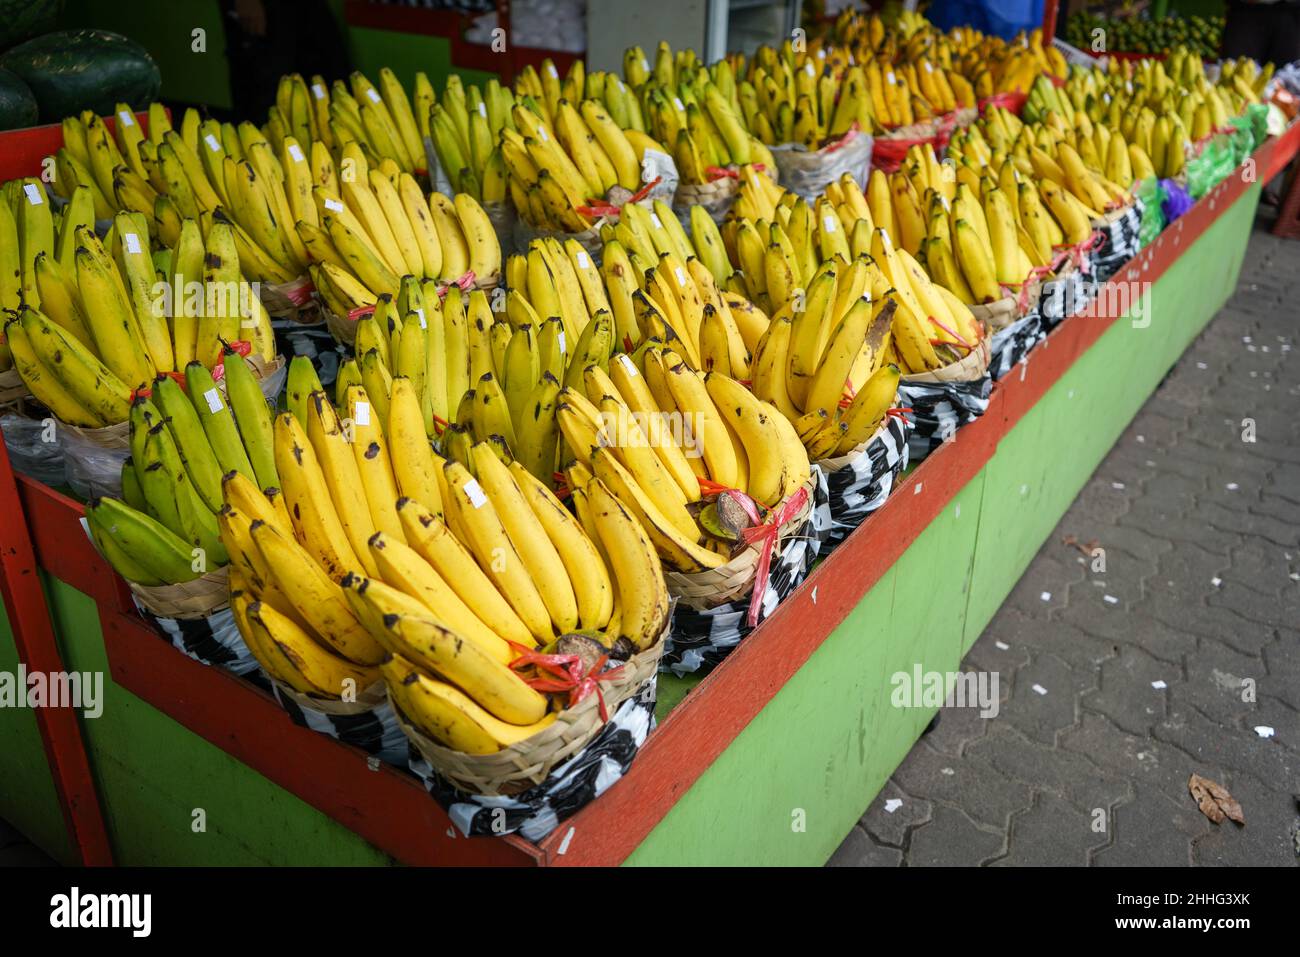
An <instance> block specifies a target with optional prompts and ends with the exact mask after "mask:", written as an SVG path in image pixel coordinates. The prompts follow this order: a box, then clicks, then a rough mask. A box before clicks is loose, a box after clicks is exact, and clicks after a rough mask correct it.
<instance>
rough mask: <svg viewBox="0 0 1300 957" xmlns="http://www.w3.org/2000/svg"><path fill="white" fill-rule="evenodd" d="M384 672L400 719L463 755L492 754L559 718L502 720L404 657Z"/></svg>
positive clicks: (548, 715)
mask: <svg viewBox="0 0 1300 957" xmlns="http://www.w3.org/2000/svg"><path fill="white" fill-rule="evenodd" d="M381 670H382V671H383V674H384V678H385V680H386V681H387V683H388V689H389V695H390V696H391V697H392V699H393V702H394V703H395V704H396V705H397V707H398V708H399V709H400V711H401V712H402V714H404V715H405V716H406V717H407V719H408V720H410V721H411V722H412V723H413V724H415V725H416V726H417V727H418V728H419V729H420V730H421V731H423V732H424V733H425V734H427V735H429V736H430V737H431V738H433V739H434V740H436V741H437V742H438V743H440V744H442V745H445V746H446V747H449V748H452V749H454V750H456V751H461V752H463V753H465V754H493V753H495V752H497V751H500V750H501V749H502V748H508V747H510V746H511V745H515V744H518V743H519V742H521V741H524V740H526V739H528V738H530V737H532V736H533V735H534V734H536V733H537V732H539V731H541V730H542V729H543V728H545V727H546V726H547V725H549V724H551V723H553V722H554V721H555V718H556V712H552V713H550V714H547V715H546V716H544V717H543V718H542V719H541V720H539V721H536V722H534V723H533V724H526V725H518V724H510V723H509V722H506V721H502V720H501V719H499V718H497V717H496V716H494V715H493V714H491V713H490V712H489V711H487V710H486V709H484V708H482V707H480V706H479V704H478V703H477V702H475V701H474V699H473V698H471V697H470V696H469V695H467V694H465V693H464V692H463V691H461V690H460V689H459V688H457V687H455V686H454V685H450V684H447V683H446V682H445V681H439V680H437V679H436V678H431V677H429V676H428V675H426V674H423V673H422V672H421V671H420V670H419V669H418V668H417V667H416V666H415V665H413V664H412V663H411V662H409V661H407V660H406V659H405V658H403V657H401V656H400V655H394V656H393V659H392V660H391V661H389V662H386V663H385V664H384V665H383V667H382V669H381Z"/></svg>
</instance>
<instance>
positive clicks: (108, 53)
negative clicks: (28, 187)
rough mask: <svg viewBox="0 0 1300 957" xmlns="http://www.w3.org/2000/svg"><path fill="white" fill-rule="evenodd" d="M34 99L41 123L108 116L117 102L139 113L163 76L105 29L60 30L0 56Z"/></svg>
mask: <svg viewBox="0 0 1300 957" xmlns="http://www.w3.org/2000/svg"><path fill="white" fill-rule="evenodd" d="M0 67H4V68H5V69H8V70H12V71H13V72H14V73H16V74H18V76H19V78H20V79H22V81H23V82H24V83H26V84H27V86H28V88H29V89H30V90H31V91H32V95H33V96H34V97H35V98H36V103H37V106H38V107H39V109H40V119H41V122H43V123H57V122H59V121H60V120H62V119H63V118H64V117H65V116H75V115H76V114H78V113H80V112H81V111H82V110H94V111H95V112H96V113H99V114H107V113H112V112H113V107H114V105H115V104H117V103H129V104H130V105H131V107H132V108H133V109H143V108H144V107H145V106H147V105H148V104H149V103H150V102H151V101H153V100H156V99H157V98H158V91H159V89H160V88H161V86H162V76H161V75H160V74H159V72H158V65H157V64H156V63H154V61H153V58H152V57H150V56H149V53H148V51H147V50H145V48H144V47H142V46H140V44H138V43H136V42H135V41H134V40H130V39H128V38H126V37H124V36H122V35H121V34H118V33H109V32H108V31H107V30H60V31H58V32H56V33H47V34H45V35H44V36H39V37H36V38H35V39H33V40H28V41H27V42H26V43H20V44H19V45H18V46H16V47H14V48H12V49H10V50H7V51H6V52H5V53H3V54H0Z"/></svg>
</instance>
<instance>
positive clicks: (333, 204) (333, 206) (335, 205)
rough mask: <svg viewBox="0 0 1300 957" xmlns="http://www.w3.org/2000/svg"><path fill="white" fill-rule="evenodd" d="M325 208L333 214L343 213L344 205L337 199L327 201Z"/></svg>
mask: <svg viewBox="0 0 1300 957" xmlns="http://www.w3.org/2000/svg"><path fill="white" fill-rule="evenodd" d="M325 208H326V209H328V210H329V211H330V212H331V213H341V212H343V204H342V203H340V202H339V201H338V200H337V199H327V200H325Z"/></svg>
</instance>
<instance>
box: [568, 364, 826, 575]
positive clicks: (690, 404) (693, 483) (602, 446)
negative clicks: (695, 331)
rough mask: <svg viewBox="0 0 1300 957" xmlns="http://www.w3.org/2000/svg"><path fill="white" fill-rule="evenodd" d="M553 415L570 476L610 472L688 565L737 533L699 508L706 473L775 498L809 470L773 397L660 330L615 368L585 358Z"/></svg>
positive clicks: (718, 560) (721, 555) (668, 550)
mask: <svg viewBox="0 0 1300 957" xmlns="http://www.w3.org/2000/svg"><path fill="white" fill-rule="evenodd" d="M556 418H557V420H558V422H559V428H560V433H561V435H562V436H563V437H564V442H565V446H566V448H567V450H568V454H569V455H571V456H572V458H573V461H572V462H571V464H569V465H568V467H567V468H566V470H565V477H566V484H567V485H568V487H569V488H570V489H571V490H576V489H582V488H586V487H587V485H588V483H589V482H590V481H591V479H592V477H593V476H594V477H595V478H596V479H598V480H600V481H603V482H605V483H606V484H607V485H608V486H609V487H610V489H611V490H613V492H614V493H615V494H616V495H617V496H618V497H619V498H620V499H621V500H622V501H623V502H624V503H625V504H627V505H628V506H629V507H630V508H631V510H632V512H633V514H634V515H635V516H636V518H637V519H638V521H639V522H640V524H641V525H642V526H643V527H644V528H645V530H646V532H647V533H648V534H649V536H650V540H651V541H652V542H653V543H654V546H655V549H656V550H657V552H658V554H659V557H660V558H661V559H662V560H663V562H664V563H665V564H666V565H668V566H669V567H670V568H672V569H674V570H676V571H679V572H685V573H694V572H699V571H703V570H705V569H708V568H716V567H718V566H720V565H723V564H725V563H726V562H727V561H728V560H729V559H730V558H731V555H732V551H733V549H734V548H735V546H736V544H737V540H736V538H734V537H732V538H722V537H718V536H717V535H716V534H715V533H714V530H713V529H711V528H710V527H709V526H708V525H707V524H702V523H703V522H706V521H707V520H706V519H704V518H703V517H702V512H701V511H700V509H699V508H692V506H693V505H694V504H695V503H698V502H700V500H701V498H702V497H703V493H702V490H701V483H702V482H709V483H713V486H716V487H719V488H722V489H735V490H739V491H741V492H744V493H745V494H747V495H748V496H749V497H750V498H752V499H753V500H755V501H756V502H758V503H759V504H760V505H763V506H765V507H772V506H775V505H777V504H778V503H780V502H782V501H783V500H785V499H786V498H788V497H789V496H790V495H792V494H793V493H794V492H796V491H797V490H798V489H799V488H800V487H801V486H802V485H804V483H806V482H807V481H808V478H809V475H810V469H811V467H810V465H809V461H808V455H807V453H806V452H805V451H804V448H803V446H802V445H801V444H800V442H799V437H798V436H797V435H796V434H795V430H794V427H793V426H792V425H791V424H790V422H789V421H788V420H787V419H786V417H785V416H783V415H782V414H781V413H780V412H779V411H778V410H777V409H776V408H775V407H774V406H772V405H771V404H770V403H767V402H764V401H763V400H761V399H759V398H758V397H757V396H756V395H754V393H753V392H751V391H750V390H749V389H747V388H746V387H745V386H743V385H742V384H741V383H739V382H738V381H736V380H735V379H733V378H731V377H730V376H728V375H725V374H724V373H722V372H718V371H711V372H707V373H704V374H701V373H699V372H697V371H696V370H695V369H692V368H691V367H690V366H689V365H688V364H687V363H686V362H685V361H684V360H683V359H682V357H681V355H680V354H678V353H677V352H675V351H674V350H673V349H671V348H668V347H666V346H665V345H664V344H663V343H662V342H661V341H659V340H657V339H648V340H646V342H644V343H643V344H642V345H641V347H640V348H638V349H637V350H636V352H634V353H631V354H627V353H622V354H619V355H618V356H616V357H615V358H614V359H613V360H612V361H611V362H610V364H609V369H608V372H606V371H605V370H604V369H602V368H601V367H600V366H598V365H594V364H593V365H590V366H588V367H587V368H586V370H585V371H584V372H583V376H582V382H581V383H580V384H579V385H578V386H573V387H567V388H565V389H563V390H561V392H560V393H559V405H558V407H557V413H556ZM577 507H578V510H579V515H581V514H582V508H583V504H582V502H581V501H577Z"/></svg>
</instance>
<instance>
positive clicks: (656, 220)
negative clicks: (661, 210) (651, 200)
mask: <svg viewBox="0 0 1300 957" xmlns="http://www.w3.org/2000/svg"><path fill="white" fill-rule="evenodd" d="M650 222H652V223H654V224H655V229H663V228H664V224H663V220H661V219H660V218H659V214H658V213H651V214H650Z"/></svg>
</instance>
